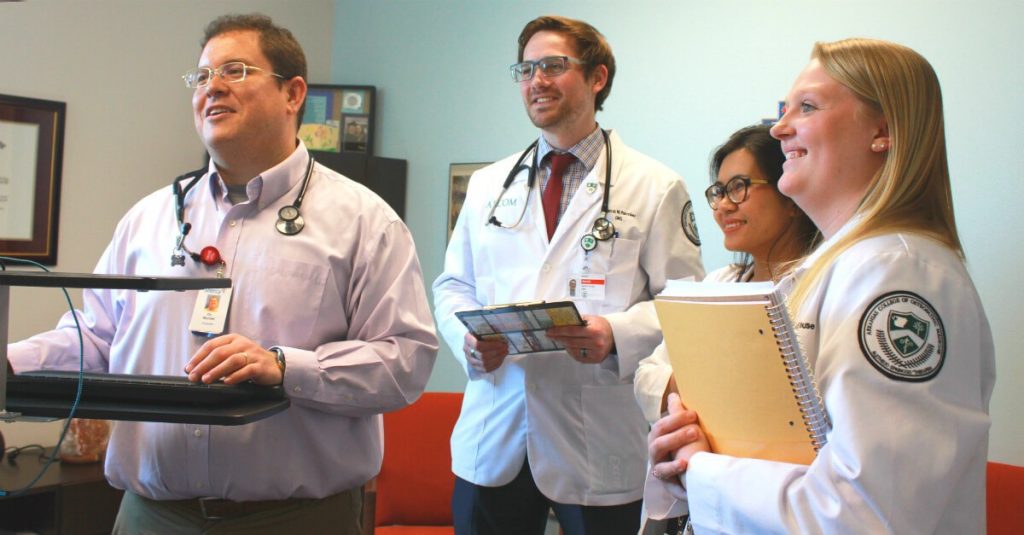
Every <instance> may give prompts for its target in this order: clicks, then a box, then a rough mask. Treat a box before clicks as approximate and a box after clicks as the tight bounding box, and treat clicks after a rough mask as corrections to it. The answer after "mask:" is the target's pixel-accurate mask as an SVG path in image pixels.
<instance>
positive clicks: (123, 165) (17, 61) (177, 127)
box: [0, 0, 335, 445]
mask: <svg viewBox="0 0 1024 535" xmlns="http://www.w3.org/2000/svg"><path fill="white" fill-rule="evenodd" d="M296 5H299V4H298V3H297V2H294V1H291V2H290V1H286V0H187V1H184V0H27V1H25V2H20V3H0V50H2V51H3V52H2V53H0V73H2V74H0V94H5V95H15V96H22V97H32V98H42V99H48V100H58V101H63V102H66V103H67V127H66V129H65V132H64V172H63V184H62V198H61V207H60V208H61V211H60V238H59V243H58V265H57V266H56V269H57V270H61V271H76V272H88V271H92V268H93V266H94V265H95V263H96V261H97V259H98V258H99V256H100V253H102V252H103V248H104V247H105V246H106V244H107V242H108V241H109V239H110V236H111V234H112V233H113V230H114V226H115V225H116V224H117V221H118V220H119V219H120V217H121V216H122V215H123V214H124V212H126V211H127V210H128V208H129V207H130V206H131V205H132V204H134V203H135V201H137V200H139V199H140V198H142V197H143V196H144V195H146V194H147V193H150V192H152V191H154V190H156V189H158V188H160V187H162V186H164V185H166V184H169V183H170V182H171V181H172V180H173V179H174V177H175V176H177V175H179V174H181V173H183V172H185V171H187V170H191V169H195V168H197V167H199V165H201V164H202V161H203V160H202V157H203V148H202V145H201V144H200V142H199V139H198V137H197V136H196V133H195V129H194V128H193V124H192V112H191V98H192V92H191V91H189V90H188V89H187V88H185V85H184V83H183V82H182V80H181V75H182V73H184V72H185V71H186V70H188V69H190V68H192V67H194V66H195V65H196V61H197V59H198V57H199V53H200V47H199V41H200V39H201V38H202V35H203V28H204V27H205V26H206V24H207V23H208V22H209V21H210V20H212V19H213V18H215V17H217V16H218V15H222V14H224V13H232V12H242V13H248V12H253V11H260V12H263V13H266V14H268V15H270V16H271V17H273V18H274V19H275V20H276V21H277V22H278V23H281V24H283V25H284V26H285V27H287V28H289V29H291V30H292V31H293V32H294V33H295V35H296V37H297V38H298V39H299V41H300V42H301V44H302V45H303V47H304V48H305V50H306V55H307V56H308V61H309V65H310V74H311V77H313V78H326V77H327V73H328V72H329V69H330V55H331V53H332V41H331V40H332V34H333V21H334V9H335V6H334V3H333V2H332V1H331V0H303V1H302V3H301V6H302V9H296ZM172 246H173V244H167V250H168V254H170V251H171V248H172ZM71 295H72V298H73V299H74V300H75V301H76V303H80V292H79V291H74V290H73V291H71ZM66 309H67V305H66V304H65V302H64V298H63V296H62V295H61V294H60V292H57V291H54V290H50V289H46V290H42V289H25V288H14V289H12V290H11V318H10V324H11V325H10V331H9V332H10V339H11V340H12V341H14V340H19V339H21V338H24V337H27V336H29V335H31V334H33V333H36V332H39V331H43V330H47V329H51V328H53V326H54V325H55V324H56V321H57V318H59V317H60V315H61V314H62V313H63V312H64V311H66ZM2 313H3V314H7V313H8V312H7V311H6V310H5V311H3V312H2ZM0 432H2V433H3V434H4V437H5V438H6V439H7V442H8V444H9V445H24V444H28V443H41V444H44V445H52V444H55V443H56V442H57V427H56V424H31V423H18V424H5V425H0Z"/></svg>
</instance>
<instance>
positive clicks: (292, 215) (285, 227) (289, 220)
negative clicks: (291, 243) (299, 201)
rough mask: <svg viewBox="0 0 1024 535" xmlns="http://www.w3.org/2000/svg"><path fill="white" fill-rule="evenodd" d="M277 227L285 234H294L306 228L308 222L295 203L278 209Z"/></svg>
mask: <svg viewBox="0 0 1024 535" xmlns="http://www.w3.org/2000/svg"><path fill="white" fill-rule="evenodd" d="M274 226H275V227H277V231H278V232H280V233H281V234H284V235H285V236H294V235H296V234H298V233H300V232H302V229H303V228H305V226H306V222H305V221H303V220H302V216H301V215H299V209H298V207H296V206H295V205H292V204H289V205H288V206H283V207H281V209H280V210H278V211H277V223H276V224H275V225H274Z"/></svg>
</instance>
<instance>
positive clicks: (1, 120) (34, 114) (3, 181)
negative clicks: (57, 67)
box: [0, 95, 66, 266]
mask: <svg viewBox="0 0 1024 535" xmlns="http://www.w3.org/2000/svg"><path fill="white" fill-rule="evenodd" d="M65 111H66V105H65V104H64V103H63V102H55V101H52V100H40V99H34V98H24V97H13V96H8V95H0V255H3V256H11V257H15V258H23V259H27V260H34V261H36V262H39V263H41V264H46V265H51V266H52V265H54V264H56V263H57V224H58V222H59V216H60V177H61V165H62V160H63V154H64V115H65Z"/></svg>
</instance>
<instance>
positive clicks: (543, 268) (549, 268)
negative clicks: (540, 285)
mask: <svg viewBox="0 0 1024 535" xmlns="http://www.w3.org/2000/svg"><path fill="white" fill-rule="evenodd" d="M540 270H541V271H543V272H544V273H547V272H548V271H551V264H544V265H543V266H541V267H540Z"/></svg>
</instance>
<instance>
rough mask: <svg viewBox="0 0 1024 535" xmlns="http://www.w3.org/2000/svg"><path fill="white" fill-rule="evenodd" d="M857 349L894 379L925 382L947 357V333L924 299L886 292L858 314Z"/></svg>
mask: <svg viewBox="0 0 1024 535" xmlns="http://www.w3.org/2000/svg"><path fill="white" fill-rule="evenodd" d="M860 348H861V351H863V352H864V356H865V357H867V359H868V362H870V363H871V365H872V366H874V367H875V368H877V369H878V371H880V372H882V373H883V374H885V375H887V376H889V377H891V378H893V379H898V380H901V381H927V380H929V379H931V378H932V377H935V376H936V375H937V374H938V373H939V370H941V369H942V364H943V362H945V360H946V332H945V329H944V328H943V326H942V318H940V317H939V315H938V313H936V312H935V308H934V307H932V305H931V303H929V302H928V301H926V300H925V299H924V298H922V297H921V296H919V295H917V294H915V293H913V292H889V293H887V294H885V295H882V296H881V297H879V298H878V299H875V301H874V302H873V303H871V305H870V306H869V307H868V308H867V310H865V311H864V315H863V316H861V318H860Z"/></svg>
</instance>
